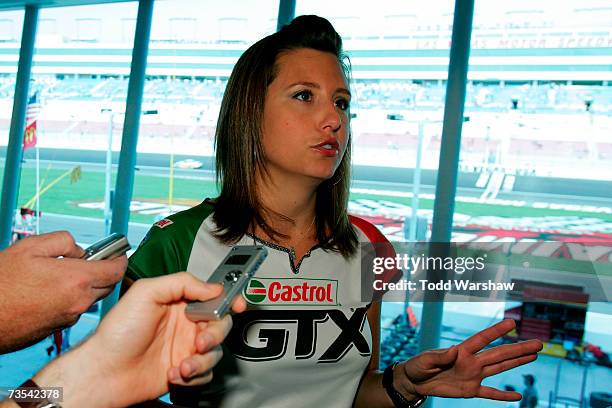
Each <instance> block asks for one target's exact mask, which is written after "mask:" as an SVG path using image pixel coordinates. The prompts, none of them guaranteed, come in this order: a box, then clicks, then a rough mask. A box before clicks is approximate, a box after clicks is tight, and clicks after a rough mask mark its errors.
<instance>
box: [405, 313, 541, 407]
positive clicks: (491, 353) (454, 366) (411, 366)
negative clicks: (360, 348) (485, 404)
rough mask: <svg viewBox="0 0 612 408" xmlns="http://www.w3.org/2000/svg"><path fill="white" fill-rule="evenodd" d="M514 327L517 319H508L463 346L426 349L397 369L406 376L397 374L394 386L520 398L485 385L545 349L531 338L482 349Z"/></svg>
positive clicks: (449, 393)
mask: <svg viewBox="0 0 612 408" xmlns="http://www.w3.org/2000/svg"><path fill="white" fill-rule="evenodd" d="M514 327H515V324H514V320H504V321H501V322H499V323H497V324H495V325H493V326H491V327H489V328H487V329H485V330H483V331H481V332H479V333H476V334H475V335H474V336H472V337H470V338H469V339H467V340H465V341H464V342H463V343H461V344H459V345H456V346H452V347H450V348H448V349H442V350H431V351H426V352H423V353H421V354H419V355H417V356H415V357H413V358H411V359H410V360H408V361H405V362H404V363H402V364H401V365H400V366H398V367H397V368H396V370H397V371H400V372H402V371H401V369H402V368H403V373H404V374H405V375H397V376H395V378H394V385H395V386H396V388H397V389H398V390H399V391H400V392H402V393H403V394H405V395H415V394H420V395H433V396H438V397H449V398H472V397H477V398H487V399H493V400H499V401H518V400H520V399H521V394H519V393H518V392H513V391H501V390H498V389H496V388H492V387H487V386H484V385H481V383H482V380H483V379H484V378H486V377H490V376H492V375H495V374H499V373H501V372H504V371H507V370H510V369H512V368H515V367H518V366H521V365H523V364H527V363H530V362H532V361H534V360H535V359H536V358H537V353H538V352H539V351H540V350H542V342H541V341H539V340H528V341H524V342H520V343H515V344H506V345H501V346H497V347H493V348H490V349H488V350H484V351H481V350H482V349H483V348H485V347H486V346H488V345H489V344H490V343H491V342H493V341H494V340H496V339H498V338H499V337H501V336H503V335H504V334H506V333H507V332H509V331H510V330H512V329H513V328H514Z"/></svg>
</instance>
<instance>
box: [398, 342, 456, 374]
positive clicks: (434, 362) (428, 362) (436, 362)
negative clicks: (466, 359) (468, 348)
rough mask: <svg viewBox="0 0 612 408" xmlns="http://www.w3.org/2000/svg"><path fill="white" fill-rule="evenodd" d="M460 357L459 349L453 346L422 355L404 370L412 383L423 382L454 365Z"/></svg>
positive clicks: (409, 363) (408, 363) (415, 358)
mask: <svg viewBox="0 0 612 408" xmlns="http://www.w3.org/2000/svg"><path fill="white" fill-rule="evenodd" d="M458 355H459V348H458V347H457V346H452V347H450V348H448V349H439V350H430V351H426V352H424V353H421V354H419V355H417V356H415V357H413V358H411V359H409V360H407V361H406V362H405V363H404V370H405V372H406V375H407V376H408V378H409V379H410V380H411V381H413V382H414V381H417V382H419V381H423V380H425V379H427V378H430V377H432V376H433V375H435V374H438V373H439V372H440V371H442V370H443V369H444V367H448V366H450V365H452V364H453V363H454V362H455V361H456V360H457V357H458Z"/></svg>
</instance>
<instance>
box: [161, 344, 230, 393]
mask: <svg viewBox="0 0 612 408" xmlns="http://www.w3.org/2000/svg"><path fill="white" fill-rule="evenodd" d="M222 356H223V351H222V350H221V347H220V346H216V347H214V348H213V349H212V350H210V351H209V352H207V353H205V354H196V355H193V356H190V357H187V358H186V359H184V360H183V361H181V363H180V364H179V366H178V367H172V368H170V369H169V370H168V381H169V382H170V383H172V384H176V385H201V384H206V383H207V382H209V381H210V380H211V379H212V368H213V367H214V366H215V365H216V364H217V363H218V362H219V360H221V357H222Z"/></svg>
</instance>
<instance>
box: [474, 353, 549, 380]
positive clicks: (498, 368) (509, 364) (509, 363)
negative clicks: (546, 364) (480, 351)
mask: <svg viewBox="0 0 612 408" xmlns="http://www.w3.org/2000/svg"><path fill="white" fill-rule="evenodd" d="M537 358H538V355H537V354H530V355H528V356H522V357H518V358H514V359H512V360H506V361H502V362H501V363H497V364H493V365H490V366H486V367H485V368H484V369H483V370H482V374H483V377H490V376H492V375H495V374H499V373H501V372H504V371H508V370H510V369H513V368H515V367H518V366H522V365H523V364H527V363H531V362H532V361H535V360H536V359H537Z"/></svg>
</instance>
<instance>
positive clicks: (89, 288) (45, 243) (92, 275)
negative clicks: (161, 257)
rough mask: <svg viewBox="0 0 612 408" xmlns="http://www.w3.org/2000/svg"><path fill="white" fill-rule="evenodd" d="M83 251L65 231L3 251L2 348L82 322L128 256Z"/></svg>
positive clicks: (0, 256) (0, 260)
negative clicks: (98, 257) (89, 257)
mask: <svg viewBox="0 0 612 408" xmlns="http://www.w3.org/2000/svg"><path fill="white" fill-rule="evenodd" d="M82 255H83V249H81V248H80V247H79V246H78V245H76V243H75V242H74V238H73V237H72V236H71V235H70V234H69V233H68V232H65V231H62V232H53V233H50V234H44V235H38V236H34V237H30V238H26V239H24V240H21V241H19V242H17V243H16V244H14V245H13V246H11V247H10V248H8V249H6V250H5V251H3V252H1V253H0V291H1V292H2V296H0V310H1V311H2V313H0V353H6V352H9V351H14V350H17V349H19V348H23V347H25V346H28V345H30V344H33V343H35V342H37V341H39V340H40V339H42V338H44V337H46V336H48V335H49V334H50V333H51V332H52V331H53V330H56V329H59V328H63V327H67V326H70V325H72V324H74V323H76V321H77V320H78V319H79V316H80V315H81V314H82V313H84V312H85V311H87V309H88V308H89V307H90V306H91V305H92V304H93V303H95V302H96V301H97V300H98V299H101V298H103V297H105V296H106V295H108V294H109V293H110V292H111V290H112V289H113V285H114V284H116V283H117V282H119V281H120V280H121V278H122V277H123V273H124V272H125V268H126V265H127V259H126V257H125V256H122V257H119V258H116V259H113V260H110V261H108V260H105V261H85V260H83V259H78V258H80V257H81V256H82ZM60 256H62V257H63V258H59V259H58V257H60Z"/></svg>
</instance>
